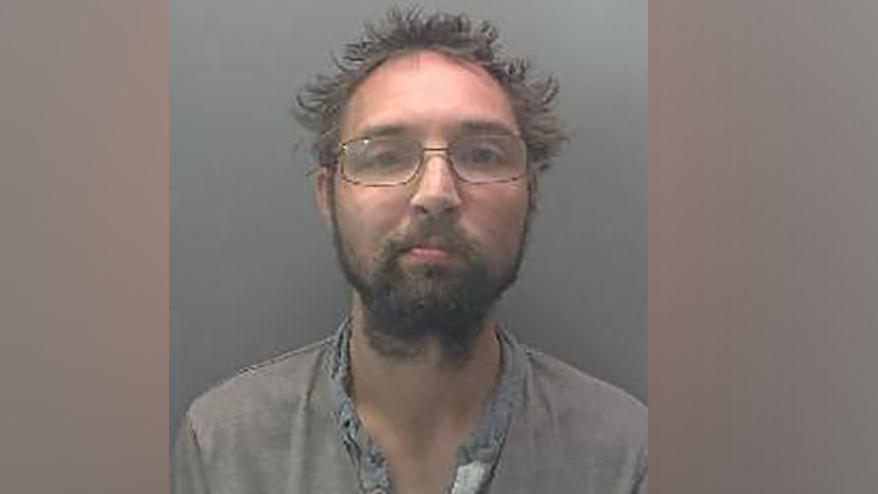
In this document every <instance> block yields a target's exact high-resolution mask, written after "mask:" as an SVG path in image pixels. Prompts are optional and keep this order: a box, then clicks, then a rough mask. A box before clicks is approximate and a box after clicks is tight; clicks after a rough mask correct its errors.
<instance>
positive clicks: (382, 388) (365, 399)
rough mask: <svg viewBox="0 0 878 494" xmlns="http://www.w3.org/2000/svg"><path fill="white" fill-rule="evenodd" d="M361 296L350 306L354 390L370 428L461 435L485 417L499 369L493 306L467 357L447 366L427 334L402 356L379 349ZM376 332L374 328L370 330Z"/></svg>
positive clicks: (415, 435)
mask: <svg viewBox="0 0 878 494" xmlns="http://www.w3.org/2000/svg"><path fill="white" fill-rule="evenodd" d="M365 310H366V308H365V307H364V306H363V304H362V301H361V300H360V299H359V296H358V295H356V293H355V294H354V298H353V303H352V311H351V314H352V315H351V339H350V350H349V351H350V362H351V388H352V389H351V395H352V397H353V399H354V402H355V403H356V404H357V410H358V412H359V414H360V415H361V417H362V418H363V419H364V421H365V422H366V426H367V428H369V429H376V428H377V429H383V428H384V427H385V426H387V427H392V428H393V429H395V430H397V431H398V434H399V435H400V436H402V437H406V438H412V439H415V438H422V439H424V440H427V441H429V440H430V437H426V436H427V435H429V434H433V433H435V434H440V433H447V434H454V435H459V436H462V435H463V434H465V433H466V432H467V431H469V430H470V429H471V428H472V427H473V426H474V425H475V423H476V421H477V420H478V418H479V417H480V416H481V413H482V409H483V407H484V404H485V402H486V401H487V399H488V397H489V396H490V394H491V391H492V390H493V388H494V386H495V384H496V382H497V378H498V376H499V373H500V352H501V351H500V343H499V341H498V340H497V333H496V327H497V317H496V314H495V312H494V311H493V310H492V311H489V313H488V315H487V316H486V317H485V319H484V320H483V321H482V323H481V325H480V328H479V330H478V333H477V336H476V338H475V340H474V341H473V344H472V348H471V351H470V352H467V356H466V358H465V359H463V360H460V361H456V362H454V364H453V365H449V362H448V358H447V355H446V352H445V351H444V350H443V348H442V345H441V343H440V341H439V340H438V339H437V338H435V337H432V336H426V337H425V338H424V340H423V341H419V342H417V343H418V344H417V348H416V349H414V350H412V351H411V352H408V353H406V354H405V355H404V356H400V355H387V354H386V353H385V352H381V351H378V350H377V349H376V348H374V346H373V345H372V344H370V338H369V336H368V334H367V329H368V328H367V327H366V324H368V318H367V317H365V316H366V313H365V312H364V311H365ZM369 330H370V331H375V329H374V328H372V329H369Z"/></svg>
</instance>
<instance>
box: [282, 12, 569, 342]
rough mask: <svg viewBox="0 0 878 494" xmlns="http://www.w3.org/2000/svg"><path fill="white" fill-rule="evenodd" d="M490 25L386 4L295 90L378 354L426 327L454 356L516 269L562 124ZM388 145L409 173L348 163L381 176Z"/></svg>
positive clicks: (323, 201)
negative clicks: (383, 15) (357, 38)
mask: <svg viewBox="0 0 878 494" xmlns="http://www.w3.org/2000/svg"><path fill="white" fill-rule="evenodd" d="M496 38H497V35H496V31H495V30H494V29H493V28H492V27H491V26H490V25H488V24H482V25H480V26H479V27H478V28H474V27H473V25H472V23H471V22H470V21H469V20H468V19H466V18H465V17H463V16H449V15H444V14H439V15H434V16H431V17H426V18H425V17H423V16H421V15H420V13H419V12H418V11H415V10H411V11H407V12H400V11H398V10H392V11H391V12H390V13H389V14H388V17H387V19H386V21H385V22H384V23H383V24H382V25H380V26H378V27H372V26H369V27H368V28H367V34H366V37H365V38H364V39H363V40H362V41H361V42H359V43H355V44H352V45H348V48H347V51H346V52H345V55H344V58H343V61H342V62H341V63H340V66H341V68H342V70H341V72H340V73H339V74H337V75H335V76H333V77H321V78H318V82H317V83H315V84H313V85H310V86H307V87H306V88H305V90H304V91H303V93H302V94H301V95H300V98H299V102H300V107H301V108H300V112H299V120H300V121H301V122H302V123H303V124H305V125H306V127H308V128H310V129H311V130H313V131H314V132H315V133H316V134H317V139H316V142H315V146H314V150H315V154H316V155H317V157H318V158H319V159H320V163H321V165H322V169H321V170H320V173H319V174H318V179H317V193H318V199H319V203H320V207H321V211H322V212H323V214H324V216H325V217H326V219H327V222H328V223H329V224H330V225H331V227H332V230H333V235H334V239H335V244H336V249H337V253H338V257H339V260H340V262H341V265H342V268H343V270H344V273H345V275H346V277H347V278H348V280H349V282H350V283H351V284H352V285H353V287H354V289H355V291H356V294H357V296H358V297H359V299H360V300H361V301H362V306H363V307H364V309H365V311H364V312H365V314H364V316H365V317H367V318H368V319H369V321H367V322H368V324H367V325H366V327H367V329H368V330H371V332H370V333H369V336H370V340H371V342H372V344H373V346H375V347H376V348H378V349H379V350H383V351H384V352H385V353H387V354H396V355H408V354H411V353H412V352H416V351H417V349H418V348H419V346H420V344H421V343H423V342H424V341H425V338H426V337H428V336H432V337H435V338H437V339H438V341H440V342H441V343H442V347H443V349H445V350H446V353H447V354H448V355H449V356H454V357H457V358H458V359H459V358H460V357H465V356H466V355H467V354H468V351H469V349H470V346H471V343H472V341H473V340H474V339H475V336H476V335H477V334H478V330H479V329H480V327H481V325H480V323H481V322H482V320H483V319H484V317H485V316H486V314H487V313H488V312H489V311H490V309H491V307H492V306H493V305H494V302H495V301H496V300H497V298H499V296H500V295H501V294H502V292H503V291H504V290H505V289H506V288H508V287H509V285H511V284H512V282H513V281H514V280H515V277H516V274H517V272H518V267H519V264H520V262H521V257H522V254H523V247H524V243H525V239H526V234H527V230H528V225H529V220H530V213H531V211H532V208H533V205H534V203H535V200H536V194H535V191H536V177H537V173H538V171H539V170H542V169H544V168H545V167H546V166H547V164H548V160H549V159H550V158H551V157H553V156H554V155H555V154H556V153H557V149H558V147H559V145H560V144H561V142H562V140H563V134H562V132H561V130H560V128H559V125H558V121H557V119H556V117H555V115H554V113H553V112H552V110H551V106H550V103H551V101H552V99H553V97H554V95H555V93H556V89H557V84H556V83H555V82H554V80H552V79H547V80H544V81H539V82H533V83H532V82H530V81H529V80H528V78H527V74H526V72H527V66H526V64H525V63H524V62H522V61H520V60H516V59H500V58H499V57H498V55H497V53H496V46H495V42H496ZM379 143H380V145H379ZM401 143H408V144H406V145H403V144H401ZM474 143H475V144H474ZM388 148H391V149H394V150H397V151H394V153H392V154H388V152H387V149H388ZM399 149H413V151H411V152H408V153H401V152H399V151H398V150H399ZM366 150H368V151H366ZM418 151H420V152H418ZM400 155H405V156H409V159H407V160H404V162H405V163H410V166H409V167H408V168H406V169H410V170H411V173H409V174H404V175H405V177H406V180H399V181H397V182H394V184H393V185H390V181H381V180H378V181H375V180H374V179H373V177H372V176H370V175H365V174H364V173H365V172H363V171H362V167H360V165H359V164H360V163H364V162H367V163H368V165H369V167H370V169H372V170H379V172H378V173H381V174H383V176H389V175H388V174H389V172H387V171H386V170H387V169H388V166H390V165H387V163H398V162H399V161H400V160H399V159H397V158H396V157H397V156H400ZM387 156H393V157H394V160H395V161H394V160H390V161H388V160H387V158H386V157H387ZM379 160H384V161H380V163H381V167H380V168H379V167H378V166H377V165H376V163H379ZM494 162H496V163H498V164H499V165H498V166H495V167H493V168H491V169H490V170H488V168H486V167H487V165H488V164H489V163H494ZM394 166H396V165H394ZM484 170H488V171H484ZM483 171H484V172H483ZM519 172H520V173H519ZM398 182H399V183H398Z"/></svg>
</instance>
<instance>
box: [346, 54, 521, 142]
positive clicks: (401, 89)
mask: <svg viewBox="0 0 878 494" xmlns="http://www.w3.org/2000/svg"><path fill="white" fill-rule="evenodd" d="M474 122H475V123H478V122H482V123H485V124H489V125H494V126H502V127H505V128H507V129H508V130H509V131H510V132H515V131H517V126H516V123H515V115H514V113H513V110H512V105H511V104H510V102H509V97H508V95H507V92H506V90H505V89H504V88H503V87H502V86H501V85H500V83H499V82H497V81H496V80H495V79H494V78H493V77H491V75H490V74H488V73H487V72H486V71H485V70H484V69H482V68H481V67H479V66H477V65H475V64H473V63H471V62H467V61H463V60H460V59H456V58H453V57H451V56H449V55H445V54H441V53H437V52H433V51H419V52H415V53H410V54H406V55H401V56H398V57H395V58H391V59H390V60H388V61H386V62H384V63H383V64H381V65H380V66H379V67H378V68H376V69H375V70H374V71H373V72H372V73H371V74H369V76H368V77H366V79H365V80H363V82H361V83H360V85H359V86H358V87H357V89H356V90H355V91H354V93H353V95H352V96H351V98H350V100H349V101H348V104H347V106H346V108H345V111H344V114H343V117H342V121H341V129H340V131H341V132H340V134H341V135H340V137H341V138H342V140H343V141H344V140H346V139H349V138H353V137H360V136H362V135H365V134H368V132H369V130H370V129H373V128H377V127H388V126H397V127H402V128H405V129H408V130H409V131H411V132H412V133H416V134H421V135H435V134H448V133H452V132H455V131H460V130H461V128H462V127H463V126H464V125H470V126H471V124H472V123H474Z"/></svg>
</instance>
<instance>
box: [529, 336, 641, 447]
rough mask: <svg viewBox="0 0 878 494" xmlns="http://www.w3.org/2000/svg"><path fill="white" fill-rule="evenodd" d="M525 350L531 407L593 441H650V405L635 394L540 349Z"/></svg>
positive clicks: (629, 443)
mask: <svg viewBox="0 0 878 494" xmlns="http://www.w3.org/2000/svg"><path fill="white" fill-rule="evenodd" d="M524 352H525V354H526V355H527V359H528V363H529V365H530V368H531V372H530V376H529V378H528V379H527V383H526V395H527V402H528V404H527V406H528V409H529V410H531V411H533V412H534V413H537V414H540V415H543V416H544V417H545V418H546V419H548V420H549V421H550V422H551V423H553V424H555V425H562V424H563V427H564V429H566V431H565V433H568V432H571V433H572V432H580V433H581V435H582V437H588V438H590V440H591V441H594V440H595V439H596V438H602V439H604V440H606V441H608V442H613V443H623V444H627V445H629V446H633V447H639V446H642V445H645V444H646V441H647V408H646V406H644V405H643V404H642V403H641V402H640V401H638V400H637V398H634V397H633V396H631V395H630V394H628V393H627V392H625V391H623V390H622V389H620V388H618V387H616V386H614V385H612V384H610V383H608V382H605V381H603V380H601V379H598V378H596V377H594V376H591V375H589V374H587V373H585V372H583V371H581V370H579V369H577V368H575V367H573V366H572V365H570V364H567V363H565V362H563V361H561V360H560V359H558V358H555V357H552V356H550V355H547V354H545V353H543V352H540V351H539V350H535V349H533V348H530V347H527V346H525V347H524Z"/></svg>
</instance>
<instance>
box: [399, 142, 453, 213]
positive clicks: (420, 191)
mask: <svg viewBox="0 0 878 494" xmlns="http://www.w3.org/2000/svg"><path fill="white" fill-rule="evenodd" d="M415 180H416V182H415V187H416V189H415V193H414V195H413V196H412V199H411V205H412V207H413V208H414V209H415V210H416V211H417V212H418V213H421V214H426V215H429V216H436V217H438V216H444V215H448V214H451V213H454V212H456V211H457V210H458V209H459V208H460V204H461V199H460V191H459V189H458V187H459V186H460V183H459V181H458V178H457V175H456V174H455V172H454V170H453V169H452V165H451V161H450V159H449V156H448V153H447V152H435V151H426V152H425V153H424V162H423V163H422V165H421V170H420V173H419V174H418V177H415Z"/></svg>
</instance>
